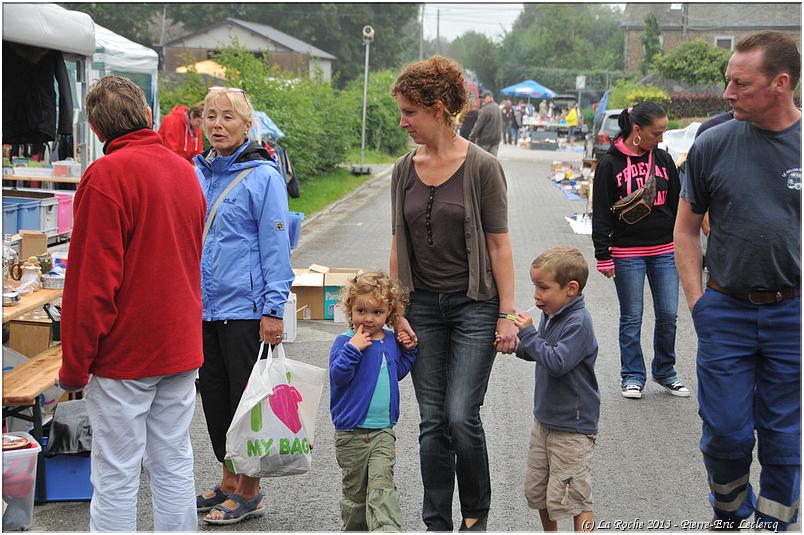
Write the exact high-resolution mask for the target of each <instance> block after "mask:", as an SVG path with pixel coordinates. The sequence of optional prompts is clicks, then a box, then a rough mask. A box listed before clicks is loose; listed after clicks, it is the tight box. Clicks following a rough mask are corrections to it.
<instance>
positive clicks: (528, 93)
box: [500, 80, 556, 102]
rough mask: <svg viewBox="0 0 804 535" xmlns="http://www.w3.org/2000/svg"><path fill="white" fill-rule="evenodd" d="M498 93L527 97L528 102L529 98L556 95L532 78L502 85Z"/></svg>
mask: <svg viewBox="0 0 804 535" xmlns="http://www.w3.org/2000/svg"><path fill="white" fill-rule="evenodd" d="M500 93H502V94H503V95H506V96H509V97H510V96H514V97H527V99H528V102H530V99H531V98H553V97H554V96H556V92H555V91H553V90H551V89H548V88H546V87H544V86H543V85H542V84H540V83H539V82H535V81H533V80H525V81H524V82H519V83H518V84H514V85H509V86H508V87H504V88H503V89H502V90H501V91H500Z"/></svg>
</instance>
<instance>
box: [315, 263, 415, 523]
mask: <svg viewBox="0 0 804 535" xmlns="http://www.w3.org/2000/svg"><path fill="white" fill-rule="evenodd" d="M407 299H408V296H407V291H406V290H405V289H404V288H402V287H401V286H399V285H398V284H397V283H396V282H394V281H393V280H391V279H390V277H388V276H387V275H385V274H384V273H379V272H372V273H362V274H360V275H358V276H356V277H355V278H354V279H352V280H351V281H350V282H349V283H348V284H347V285H346V286H344V288H343V290H342V292H341V297H340V300H339V302H338V306H340V307H341V309H342V310H343V311H344V312H345V313H346V315H347V317H348V318H349V327H350V330H349V331H347V332H346V333H344V334H341V335H339V336H338V337H337V338H336V339H335V343H333V344H332V350H331V351H330V356H329V378H330V413H331V416H332V423H333V424H334V425H335V457H336V459H337V461H338V465H339V466H340V467H341V470H342V472H343V480H342V486H341V489H342V494H341V517H342V519H343V531H366V530H368V531H404V523H403V520H402V511H401V510H400V507H399V496H398V495H397V492H396V486H395V485H394V465H395V464H396V446H395V444H396V435H395V434H394V430H393V426H394V424H396V421H397V419H398V418H399V381H400V380H402V379H403V378H404V377H405V376H406V375H407V374H408V373H409V372H410V369H411V368H412V367H413V361H414V360H415V359H416V349H415V345H416V344H415V342H413V341H412V340H411V339H410V337H409V336H408V335H407V333H400V336H399V341H397V337H396V336H395V335H394V333H393V332H392V331H389V330H386V329H385V326H386V325H393V324H394V322H395V321H396V318H397V317H398V316H400V315H401V314H403V313H404V311H405V305H406V303H407Z"/></svg>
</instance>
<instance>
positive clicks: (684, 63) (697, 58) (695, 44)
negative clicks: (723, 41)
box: [653, 39, 731, 85]
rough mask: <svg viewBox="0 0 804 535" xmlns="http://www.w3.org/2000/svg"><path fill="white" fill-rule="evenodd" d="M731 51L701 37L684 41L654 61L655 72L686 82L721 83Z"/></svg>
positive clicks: (723, 80)
mask: <svg viewBox="0 0 804 535" xmlns="http://www.w3.org/2000/svg"><path fill="white" fill-rule="evenodd" d="M730 56H731V53H730V52H729V51H728V50H726V49H723V48H718V47H715V46H712V45H710V44H709V43H707V42H705V41H704V40H702V39H696V40H694V41H690V42H688V43H684V44H683V45H681V46H679V47H678V48H676V49H675V50H673V51H672V52H669V53H668V54H667V55H665V56H664V57H662V58H659V59H657V60H656V61H654V65H653V66H654V68H655V69H656V72H657V73H658V74H659V75H660V76H661V77H662V78H667V79H670V80H679V81H681V82H686V83H688V84H693V85H695V84H709V83H718V84H722V83H724V82H725V81H726V78H725V73H726V65H727V64H728V63H729V57H730Z"/></svg>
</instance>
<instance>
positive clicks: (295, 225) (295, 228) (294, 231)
mask: <svg viewBox="0 0 804 535" xmlns="http://www.w3.org/2000/svg"><path fill="white" fill-rule="evenodd" d="M288 216H289V219H290V221H288V235H289V236H290V248H291V249H295V248H296V246H297V245H299V235H301V222H302V221H303V220H304V212H288Z"/></svg>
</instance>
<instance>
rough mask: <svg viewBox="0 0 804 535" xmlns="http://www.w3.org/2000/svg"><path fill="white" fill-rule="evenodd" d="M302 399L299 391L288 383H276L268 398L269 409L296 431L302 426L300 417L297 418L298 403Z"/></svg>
mask: <svg viewBox="0 0 804 535" xmlns="http://www.w3.org/2000/svg"><path fill="white" fill-rule="evenodd" d="M302 401H303V399H302V395H301V393H299V391H298V390H296V388H294V387H292V386H290V385H276V386H275V387H274V391H273V393H272V394H271V396H270V397H269V398H268V403H270V404H271V410H273V411H274V414H276V417H277V418H279V420H280V421H281V422H282V423H283V424H285V425H286V426H288V429H290V430H291V431H293V433H298V432H299V429H301V427H302V423H301V418H299V403H301V402H302Z"/></svg>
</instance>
